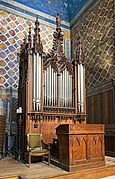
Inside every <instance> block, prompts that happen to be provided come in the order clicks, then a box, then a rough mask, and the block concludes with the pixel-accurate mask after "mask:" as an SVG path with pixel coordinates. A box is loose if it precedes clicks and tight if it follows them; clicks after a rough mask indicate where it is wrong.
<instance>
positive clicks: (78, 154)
mask: <svg viewBox="0 0 115 179" xmlns="http://www.w3.org/2000/svg"><path fill="white" fill-rule="evenodd" d="M86 156H87V143H86V135H84V136H83V135H78V136H75V137H73V139H72V164H76V163H78V162H79V161H82V160H86Z"/></svg>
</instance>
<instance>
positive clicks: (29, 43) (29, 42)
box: [28, 26, 32, 48]
mask: <svg viewBox="0 0 115 179" xmlns="http://www.w3.org/2000/svg"><path fill="white" fill-rule="evenodd" d="M31 41H32V38H31V26H29V34H28V47H29V48H31Z"/></svg>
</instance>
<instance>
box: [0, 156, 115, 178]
mask: <svg viewBox="0 0 115 179" xmlns="http://www.w3.org/2000/svg"><path fill="white" fill-rule="evenodd" d="M113 175H115V158H113V157H106V166H104V167H100V168H95V169H89V170H84V171H82V172H81V171H79V172H77V171H76V172H74V173H69V172H67V171H64V170H62V169H61V168H58V167H56V166H54V165H52V164H51V165H50V166H48V165H47V163H45V162H39V163H34V164H32V165H31V168H28V164H22V163H19V162H18V161H17V160H14V159H12V158H10V157H5V158H3V159H1V160H0V179H76V178H77V179H99V178H103V177H107V176H113Z"/></svg>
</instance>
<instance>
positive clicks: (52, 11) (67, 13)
mask: <svg viewBox="0 0 115 179" xmlns="http://www.w3.org/2000/svg"><path fill="white" fill-rule="evenodd" d="M13 1H15V2H18V3H20V4H23V5H26V6H28V7H30V8H33V9H35V10H38V11H41V12H44V13H46V14H48V15H51V16H54V17H56V15H57V13H59V14H60V18H61V20H64V21H66V22H70V21H71V20H72V19H73V18H74V17H75V15H76V14H77V13H78V12H79V11H80V9H81V8H82V7H83V6H84V5H85V4H86V3H87V2H88V1H89V0H13Z"/></svg>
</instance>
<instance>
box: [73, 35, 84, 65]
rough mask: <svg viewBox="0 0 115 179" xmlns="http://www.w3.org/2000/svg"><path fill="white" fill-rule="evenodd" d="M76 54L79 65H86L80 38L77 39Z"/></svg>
mask: <svg viewBox="0 0 115 179" xmlns="http://www.w3.org/2000/svg"><path fill="white" fill-rule="evenodd" d="M75 54H76V61H77V63H79V64H80V63H82V64H83V65H84V51H83V47H82V42H81V38H80V36H78V38H77V42H76V51H75Z"/></svg>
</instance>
